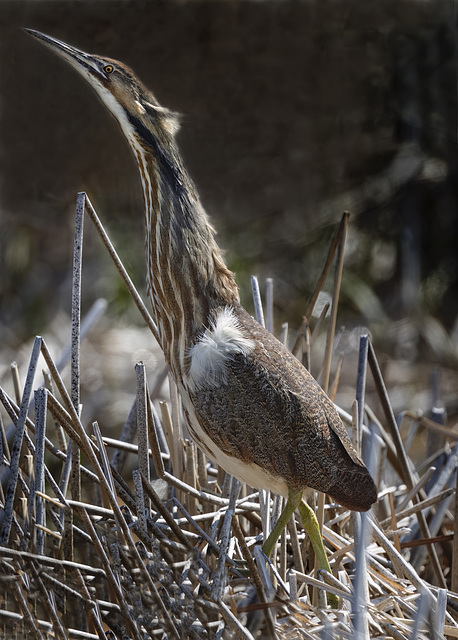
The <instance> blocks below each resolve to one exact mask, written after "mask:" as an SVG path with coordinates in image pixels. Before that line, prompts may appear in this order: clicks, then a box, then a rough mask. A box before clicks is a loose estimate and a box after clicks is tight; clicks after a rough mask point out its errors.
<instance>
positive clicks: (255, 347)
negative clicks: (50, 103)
mask: <svg viewBox="0 0 458 640" xmlns="http://www.w3.org/2000/svg"><path fill="white" fill-rule="evenodd" d="M27 31H28V32H29V33H30V34H31V35H33V36H35V37H36V38H38V39H39V40H41V41H43V42H44V43H45V44H47V45H48V46H49V47H50V48H51V49H52V50H53V51H54V52H56V53H57V54H59V55H60V56H61V57H62V58H64V59H65V60H66V61H67V62H69V63H70V64H71V65H72V66H73V67H74V68H75V69H76V70H77V71H78V72H79V73H80V74H81V75H82V76H83V77H84V78H85V79H86V80H87V81H88V82H89V84H90V85H91V86H92V87H93V88H94V89H95V91H96V93H97V95H98V96H99V98H100V99H101V101H102V102H103V103H104V104H105V106H106V107H107V108H108V110H109V111H110V112H111V113H112V114H113V116H114V117H115V118H116V119H117V121H118V123H119V125H120V127H121V130H122V132H123V133H124V135H125V137H126V138H127V141H128V142H129V144H130V147H131V149H132V151H133V153H134V156H135V159H136V161H137V164H138V168H139V170H140V176H141V181H142V185H143V196H144V203H145V214H146V256H147V278H148V290H149V295H150V297H151V301H152V306H153V309H154V314H155V317H156V321H157V325H158V328H159V335H160V342H161V347H162V349H163V351H164V354H165V358H166V361H167V364H168V366H169V369H170V371H171V373H172V375H173V378H174V379H175V381H176V383H177V386H178V389H179V391H180V394H181V398H182V401H183V406H184V413H185V415H186V418H187V422H188V426H189V430H190V433H191V435H192V437H193V439H194V441H195V442H196V444H197V445H198V446H199V447H200V448H201V449H202V451H204V453H205V454H207V455H208V456H209V457H210V458H211V459H212V460H214V461H215V462H217V463H218V464H219V465H221V467H223V469H225V470H226V471H227V472H229V473H231V474H233V475H234V476H236V477H237V478H239V479H240V480H242V481H244V482H246V483H247V484H248V485H250V486H252V487H256V488H264V489H271V490H272V491H274V492H276V493H279V494H281V495H282V496H285V497H287V498H288V501H287V504H286V506H285V509H284V511H283V513H282V515H281V517H280V519H279V522H278V523H277V525H276V526H275V527H274V529H273V531H272V533H271V535H270V536H269V538H268V539H267V541H266V542H265V544H264V550H265V552H266V553H267V555H270V553H271V552H272V550H273V547H274V545H275V541H276V539H277V538H278V536H279V534H280V533H281V530H282V528H283V527H284V526H285V524H286V522H287V520H288V519H289V517H290V516H291V515H292V513H293V512H294V510H295V509H296V507H299V512H300V515H301V518H302V520H303V523H304V526H305V527H306V529H307V530H308V532H309V534H310V538H311V541H312V544H313V546H314V549H315V552H316V554H317V557H318V561H319V563H320V565H321V566H322V567H325V568H327V569H328V570H329V564H328V562H327V558H326V553H325V551H324V547H323V542H322V540H321V536H320V534H319V530H318V526H317V522H316V518H315V515H314V513H313V511H312V510H311V508H310V507H309V506H308V505H307V504H306V503H305V502H304V501H303V500H302V497H303V494H304V491H305V490H306V489H307V488H313V489H317V490H319V491H323V492H325V493H328V494H330V495H331V496H332V498H334V499H335V500H336V501H337V502H338V503H340V504H341V505H343V506H345V507H347V508H349V509H353V510H355V511H366V510H368V509H370V507H371V505H372V504H373V503H374V502H375V501H376V499H377V492H376V488H375V485H374V483H373V481H372V478H371V477H370V475H369V472H368V471H367V469H366V467H365V466H364V463H363V462H362V460H361V459H360V457H359V456H358V454H357V453H356V451H355V449H354V448H353V446H352V444H351V441H350V439H349V437H348V435H347V433H346V430H345V428H344V426H343V424H342V422H341V420H340V418H339V416H338V414H337V412H336V410H335V408H334V405H333V404H332V402H331V401H330V400H329V398H328V397H327V396H326V394H325V393H324V392H323V390H322V389H321V387H320V386H319V385H318V383H317V382H316V381H315V380H314V379H313V377H312V376H311V375H310V373H309V372H308V371H307V370H306V369H305V368H304V367H303V366H302V364H301V363H300V362H299V360H297V358H295V357H294V356H293V355H292V354H291V353H290V352H289V351H288V350H287V349H286V348H285V347H284V346H283V344H281V343H280V342H279V341H278V340H276V339H275V338H274V336H273V335H271V334H270V333H269V332H268V331H267V330H265V329H264V328H263V327H261V326H260V325H259V324H258V323H257V322H256V321H255V320H254V319H253V318H252V317H251V315H250V314H249V313H247V312H246V311H245V309H244V308H243V307H242V306H241V304H240V299H239V293H238V289H237V285H236V282H235V278H234V274H233V273H231V271H229V269H228V268H227V267H226V265H225V263H224V260H223V258H222V255H221V252H220V249H219V248H218V246H217V244H216V242H215V238H214V233H213V230H212V228H211V226H210V224H209V222H208V219H207V216H206V214H205V211H204V209H203V207H202V205H201V203H200V200H199V196H198V194H197V192H196V189H195V187H194V184H193V183H192V181H191V179H190V177H189V175H188V173H187V171H186V169H185V167H184V166H183V161H182V158H181V155H180V152H179V150H178V147H177V144H176V141H175V134H176V132H177V130H178V119H177V116H176V114H174V113H172V112H171V111H169V110H168V109H165V108H164V107H161V106H160V105H159V103H158V101H157V100H156V98H155V97H154V95H153V94H152V93H151V92H150V91H149V90H148V89H146V88H145V87H144V86H143V84H142V83H141V82H140V81H139V80H138V78H137V77H136V76H135V75H134V73H133V72H132V71H131V70H130V69H128V68H127V67H126V66H125V65H123V64H122V63H120V62H117V61H115V60H111V59H108V58H101V57H99V56H96V55H89V54H87V53H84V52H83V51H79V50H78V49H75V48H74V47H71V46H69V45H67V44H65V43H64V42H61V41H59V40H56V39H54V38H51V37H49V36H47V35H44V34H42V33H39V32H37V31H32V30H29V29H27Z"/></svg>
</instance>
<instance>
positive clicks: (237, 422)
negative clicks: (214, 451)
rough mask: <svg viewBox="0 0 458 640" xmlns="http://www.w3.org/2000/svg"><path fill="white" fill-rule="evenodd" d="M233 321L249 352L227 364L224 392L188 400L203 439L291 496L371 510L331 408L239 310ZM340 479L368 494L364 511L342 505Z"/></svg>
mask: <svg viewBox="0 0 458 640" xmlns="http://www.w3.org/2000/svg"><path fill="white" fill-rule="evenodd" d="M237 318H238V320H239V321H240V324H241V326H242V327H243V330H244V333H245V334H246V335H247V336H248V337H250V338H251V339H252V340H253V341H254V343H255V349H254V351H253V352H252V353H250V354H248V355H242V354H238V355H235V356H234V357H233V358H232V359H231V360H230V361H228V364H227V371H226V373H227V378H226V384H222V385H220V386H219V387H217V388H209V389H203V390H200V391H199V392H197V393H196V394H195V396H194V397H193V405H194V410H195V412H196V416H197V418H198V420H199V423H200V424H201V426H202V428H203V429H204V431H205V432H206V434H207V435H208V436H209V437H210V438H211V439H212V441H213V442H215V443H216V444H217V446H218V448H219V449H221V450H222V451H224V453H226V454H227V455H229V456H234V457H236V458H238V459H240V460H242V461H244V462H245V463H246V464H253V463H254V464H256V465H258V466H260V467H261V468H263V469H264V470H266V471H267V472H268V473H269V474H270V475H272V476H274V477H281V478H283V479H284V481H285V482H286V484H287V486H288V487H290V488H294V489H305V488H306V487H312V488H315V489H318V490H320V491H325V492H329V493H331V495H333V496H334V497H335V498H336V499H337V500H338V501H340V502H341V503H342V504H345V505H347V504H348V505H350V503H351V505H350V507H351V508H363V509H368V508H370V504H372V502H374V500H375V497H374V495H375V488H374V487H373V482H372V480H371V478H370V476H369V473H368V472H367V469H366V467H365V466H364V464H363V462H362V461H361V459H360V458H359V456H358V454H357V453H356V451H355V450H354V448H353V446H352V444H351V441H350V439H349V437H348V435H347V433H346V430H345V428H344V426H343V425H342V423H341V421H340V418H339V416H338V415H337V412H336V410H335V408H334V405H333V404H332V402H331V401H330V400H329V398H328V397H327V396H326V395H325V394H324V392H323V391H322V389H321V388H320V386H319V385H318V383H317V382H316V381H315V380H314V379H313V377H312V376H311V375H310V374H309V373H308V372H307V371H306V369H305V368H304V367H303V366H302V365H301V363H300V362H299V361H298V360H297V358H295V357H294V356H293V355H292V354H291V353H290V352H289V351H288V350H287V349H286V348H285V347H284V346H283V345H282V344H281V343H280V342H279V341H278V340H276V339H275V338H274V337H273V336H272V335H271V334H270V333H269V332H267V331H266V330H265V329H263V328H262V327H261V326H260V325H259V324H258V323H257V322H256V321H255V320H254V319H253V318H251V316H249V314H248V313H247V312H246V311H244V310H243V309H242V308H241V307H240V309H238V310H237ZM340 479H341V480H342V481H345V483H349V482H350V483H351V484H353V485H354V486H353V487H352V488H351V492H354V491H355V490H357V486H359V485H361V487H363V485H364V492H366V493H367V491H366V489H367V490H368V498H365V499H362V504H363V506H362V507H361V505H360V506H358V505H356V506H355V505H354V504H353V503H352V502H351V500H349V499H346V498H345V494H346V493H347V491H345V490H340V489H339V481H340ZM331 487H336V490H335V491H334V492H331V490H330V489H331ZM371 487H372V491H370V490H369V489H370V488H371ZM337 489H338V490H337ZM336 492H337V493H339V497H338V496H337V495H335V493H336ZM351 492H350V493H351ZM339 498H340V499H339ZM372 498H373V499H372Z"/></svg>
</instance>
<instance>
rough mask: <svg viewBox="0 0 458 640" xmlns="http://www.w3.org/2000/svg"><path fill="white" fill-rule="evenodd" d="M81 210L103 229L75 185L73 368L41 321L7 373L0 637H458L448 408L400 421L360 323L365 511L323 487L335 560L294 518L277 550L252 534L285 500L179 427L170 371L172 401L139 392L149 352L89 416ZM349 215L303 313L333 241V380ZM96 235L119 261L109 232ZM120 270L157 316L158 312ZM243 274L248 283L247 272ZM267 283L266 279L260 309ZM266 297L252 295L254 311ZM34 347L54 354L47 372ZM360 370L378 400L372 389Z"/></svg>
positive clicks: (305, 345) (358, 417)
mask: <svg viewBox="0 0 458 640" xmlns="http://www.w3.org/2000/svg"><path fill="white" fill-rule="evenodd" d="M84 211H86V212H87V213H88V214H89V215H90V217H91V219H92V220H93V222H94V224H96V227H97V228H98V230H99V233H100V234H101V235H102V236H104V231H103V227H102V225H100V223H99V222H98V219H97V217H96V215H95V212H94V211H93V209H92V207H91V205H90V203H89V201H88V200H87V199H86V196H85V194H80V197H79V199H78V211H77V225H76V235H75V264H74V289H73V293H74V295H73V313H72V339H71V343H72V348H71V375H70V379H69V381H68V382H67V383H65V382H64V380H63V379H62V377H61V375H60V373H59V369H60V367H58V366H56V364H55V361H54V359H53V355H52V354H51V352H50V349H49V348H48V346H47V342H46V341H45V340H44V339H42V338H36V340H35V343H34V346H33V349H32V353H31V356H30V363H29V366H28V369H27V372H26V379H25V385H24V389H23V390H22V388H21V387H22V385H21V383H20V381H19V376H18V370H17V368H16V367H13V369H12V373H13V384H12V385H11V386H12V388H13V390H14V398H13V397H12V395H13V394H8V393H7V391H6V390H4V389H1V390H0V401H1V403H2V405H3V408H4V412H3V415H4V416H7V418H8V421H10V422H11V425H14V427H11V425H7V426H6V427H3V425H2V434H3V435H2V438H0V445H1V450H0V460H1V466H0V473H1V480H2V483H1V496H0V499H1V501H2V505H3V510H2V513H1V517H2V519H1V532H0V545H1V546H0V584H1V596H2V600H1V605H0V606H1V610H0V629H2V632H3V636H2V637H5V638H25V637H27V638H114V637H116V638H120V639H121V638H123V639H124V638H136V639H140V638H142V639H143V638H202V639H203V638H281V639H286V638H288V639H296V638H350V637H351V638H358V639H359V638H361V639H362V638H412V639H416V638H425V639H431V638H442V637H444V635H447V636H449V637H458V626H457V624H456V621H455V620H456V609H457V607H458V595H456V593H455V591H456V590H457V588H458V550H457V548H456V547H457V542H455V540H454V539H453V529H454V515H453V513H454V510H455V509H454V506H455V505H454V502H455V482H456V481H455V477H456V467H457V462H458V449H457V448H456V446H455V443H456V440H457V439H458V434H457V431H456V430H451V429H449V428H448V427H447V426H444V425H441V415H442V414H441V411H440V410H436V414H435V416H434V417H435V420H427V419H425V418H424V417H423V416H421V415H418V416H417V415H415V414H412V413H409V412H406V413H404V414H403V416H402V420H401V423H400V425H399V427H398V424H397V422H396V419H395V416H394V413H393V410H392V407H391V404H390V400H389V397H388V393H387V391H386V388H385V384H384V380H383V376H382V373H381V371H380V367H379V364H378V362H377V357H376V354H375V352H374V349H373V347H372V344H371V342H370V340H369V339H368V337H367V336H362V337H361V340H360V347H359V361H358V376H357V383H356V388H355V389H354V398H355V403H354V406H353V415H352V416H350V415H348V414H347V413H345V412H344V411H343V410H342V409H340V408H339V411H340V414H341V417H342V419H343V421H344V422H345V423H346V424H347V425H348V427H349V429H350V428H351V429H352V430H353V439H354V442H356V443H357V446H359V447H360V449H361V451H362V452H363V455H364V458H365V460H366V462H367V464H368V466H369V468H370V469H371V471H372V473H373V476H374V478H375V479H376V482H377V484H378V487H379V501H378V504H377V506H376V507H375V508H374V509H373V511H372V512H371V513H369V514H352V513H350V512H348V511H346V510H345V509H343V508H341V507H339V506H338V505H336V504H332V503H329V502H328V503H326V501H325V500H323V499H319V500H318V516H319V520H321V522H322V523H323V525H322V526H323V537H324V540H325V545H326V547H327V550H328V553H329V559H330V564H331V567H332V570H333V575H329V574H326V572H323V571H318V572H315V571H314V566H313V557H312V554H311V550H310V548H309V545H308V539H307V536H306V534H305V533H304V531H303V530H302V527H301V524H300V521H299V520H298V519H294V518H293V519H292V520H291V521H290V523H289V526H288V530H287V531H286V532H284V534H283V536H282V539H281V540H280V542H279V544H278V546H277V550H276V553H275V562H274V563H273V564H272V563H270V562H268V561H267V559H266V558H265V557H264V556H263V554H262V551H261V544H260V543H261V542H262V540H263V536H265V535H266V533H268V531H269V530H270V528H271V522H272V520H273V519H275V517H277V516H278V513H279V510H280V508H281V503H280V500H279V499H278V498H274V499H272V498H271V497H270V496H269V495H266V494H265V492H260V493H258V492H252V491H251V490H250V489H249V488H247V487H244V486H243V487H241V486H240V484H239V483H238V482H237V481H235V480H233V479H231V478H228V477H225V475H224V474H223V473H221V471H220V470H219V469H218V468H215V466H214V465H212V464H211V463H210V462H209V461H207V460H205V459H204V457H203V455H202V454H201V453H200V452H199V451H198V450H197V449H196V448H195V446H194V445H193V444H192V443H191V442H190V441H189V439H188V438H187V434H186V427H185V425H184V424H183V423H182V420H181V416H180V402H179V398H178V396H177V393H176V389H175V387H174V385H173V383H170V390H171V392H170V400H169V402H167V403H165V402H161V403H159V405H158V404H157V397H156V396H157V389H158V388H159V385H156V387H155V390H152V392H151V394H150V391H149V388H148V383H147V378H146V370H145V366H144V365H143V364H142V363H138V364H137V366H136V386H137V391H136V398H135V402H134V405H133V408H132V411H131V412H130V413H129V415H128V416H126V420H125V425H124V428H123V431H122V434H121V435H120V437H119V439H113V438H107V437H104V436H103V435H102V434H101V432H100V429H99V426H98V423H97V422H93V424H92V425H91V426H90V428H88V425H83V424H82V421H81V419H80V386H81V382H82V380H83V379H84V375H85V372H84V370H80V364H79V349H80V342H81V323H80V308H81V291H80V281H81V247H82V219H83V215H84ZM347 224H348V216H344V217H343V219H342V223H341V225H340V227H339V229H338V230H337V232H336V236H335V239H334V242H333V244H332V248H331V252H330V255H329V259H328V261H327V262H326V265H325V268H324V271H323V277H322V278H320V281H319V283H318V285H317V290H316V292H315V295H314V297H313V300H312V304H311V305H310V307H309V309H308V310H307V314H306V315H307V318H310V317H311V310H312V308H313V303H314V300H315V299H316V296H317V295H318V293H319V291H320V290H321V288H322V286H323V283H324V281H325V279H326V277H327V274H328V271H329V269H330V267H331V265H332V263H333V257H334V254H336V255H337V260H336V263H337V267H336V277H335V280H334V289H333V299H332V303H331V313H330V317H331V321H330V322H328V333H327V345H328V346H327V348H326V349H325V358H324V363H323V376H322V380H323V385H324V386H325V387H326V388H328V389H329V393H330V395H331V397H333V396H334V395H335V393H336V390H337V388H338V382H339V380H338V374H336V376H335V377H334V379H333V380H331V379H330V371H331V366H330V365H331V358H332V355H333V349H332V346H333V344H334V342H335V341H334V336H335V326H336V325H335V323H336V310H337V304H338V295H339V280H340V274H341V268H342V261H341V257H342V255H343V248H344V239H345V234H346V227H347ZM104 242H105V244H106V245H107V246H108V248H109V251H110V253H111V255H112V257H113V259H114V260H115V263H116V264H117V266H118V269H119V270H120V272H121V273H122V274H123V277H125V278H126V274H125V272H124V271H123V267H122V265H121V264H120V261H119V260H118V259H117V256H116V254H115V252H114V249H113V248H112V247H111V246H110V244H109V241H108V239H107V238H106V236H105V237H104ZM128 286H129V289H130V291H131V293H132V295H133V297H134V300H135V301H136V303H137V305H138V306H139V308H140V310H141V313H142V315H143V317H144V319H145V322H146V324H147V325H148V326H149V327H150V329H151V331H152V332H153V334H155V333H156V328H155V325H154V321H153V320H152V319H151V318H150V316H149V313H148V311H147V309H146V308H145V306H144V305H143V302H142V301H141V299H140V297H139V296H138V294H137V293H136V290H135V288H134V286H133V284H132V283H130V282H128ZM253 287H254V293H255V300H259V297H258V288H257V282H256V280H254V281H253ZM271 299H272V296H271V290H270V289H269V293H268V296H267V301H268V304H267V313H266V322H267V326H268V327H269V325H271V324H272V312H271V308H272V307H271ZM261 309H262V306H261V305H260V304H257V313H258V316H259V319H261V317H260V315H261ZM323 318H324V316H323ZM323 318H322V320H323ZM320 325H321V321H320V320H319V321H318V322H317V323H316V325H315V327H314V331H313V332H312V333H310V328H309V323H308V320H306V321H305V322H304V324H303V326H302V328H301V331H300V332H299V338H298V340H297V341H296V344H295V352H296V354H297V355H298V356H300V357H303V358H304V360H305V361H309V358H310V345H311V344H312V345H313V342H314V340H315V339H316V336H317V335H318V333H319V331H320ZM284 334H286V331H284ZM285 339H286V338H285ZM41 358H43V359H44V362H45V364H46V369H47V371H46V374H45V376H44V380H43V381H42V382H41V383H40V382H37V380H38V377H39V376H38V374H37V369H38V366H39V362H41V360H40V359H41ZM368 365H369V366H368ZM339 370H340V369H339V367H338V369H337V371H339ZM368 377H370V379H371V381H372V382H373V384H374V387H375V390H376V395H375V397H376V400H377V402H376V404H377V407H371V406H369V404H368V403H366V401H365V391H366V379H367V378H368ZM376 409H377V411H376ZM418 430H426V431H427V433H428V439H429V442H428V449H427V450H425V451H424V452H422V454H421V455H419V454H418V451H417V452H416V453H415V462H414V461H413V460H412V455H411V446H412V443H413V442H414V435H415V433H416V432H417V431H418ZM401 434H402V435H403V436H404V437H403V438H401ZM8 442H9V444H8ZM109 451H110V452H111V459H109V457H108V452H109ZM132 452H134V454H135V455H136V460H138V464H137V465H136V468H135V469H134V470H133V472H132V473H131V471H130V470H129V469H128V468H127V465H126V457H127V455H128V454H129V453H132ZM433 467H434V469H433ZM70 496H71V497H70ZM451 589H453V591H452V590H451ZM326 592H328V593H332V594H335V595H337V596H338V597H339V608H338V609H329V608H327V607H326V604H325V603H326Z"/></svg>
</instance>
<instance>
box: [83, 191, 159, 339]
mask: <svg viewBox="0 0 458 640" xmlns="http://www.w3.org/2000/svg"><path fill="white" fill-rule="evenodd" d="M85 196H86V212H87V214H88V215H89V217H90V219H91V220H92V223H93V224H94V227H95V228H96V230H97V232H98V234H99V236H100V238H101V239H102V242H103V244H104V245H105V247H106V249H107V251H108V253H109V255H110V257H111V259H112V260H113V262H114V265H115V267H116V269H117V270H118V272H119V274H120V276H121V278H122V279H123V280H124V282H125V284H126V286H127V289H128V291H129V293H130V295H131V296H132V298H133V300H134V302H135V304H136V305H137V308H138V310H139V311H140V313H141V315H142V317H143V319H144V320H145V322H146V324H147V326H148V327H149V329H150V331H151V333H152V334H153V336H154V337H155V338H156V341H157V343H158V344H159V345H160V344H161V342H160V339H159V331H158V329H157V325H156V323H155V322H154V320H153V319H152V317H151V315H150V313H149V311H148V309H147V308H146V306H145V303H144V302H143V300H142V299H141V297H140V295H139V293H138V291H137V289H136V288H135V285H134V283H133V282H132V280H131V278H130V276H129V274H128V273H127V271H126V269H125V267H124V265H123V264H122V262H121V260H120V258H119V256H118V254H117V253H116V250H115V248H114V246H113V244H112V242H111V240H110V238H109V237H108V235H107V233H106V231H105V229H104V227H103V225H102V223H101V222H100V220H99V217H98V216H97V214H96V212H95V209H94V207H93V206H92V204H91V201H90V200H89V198H88V196H87V194H85Z"/></svg>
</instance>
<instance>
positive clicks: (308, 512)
mask: <svg viewBox="0 0 458 640" xmlns="http://www.w3.org/2000/svg"><path fill="white" fill-rule="evenodd" d="M297 508H298V509H299V515H300V516H301V520H302V524H303V525H304V529H305V530H306V531H307V533H308V535H309V538H310V542H311V543H312V547H313V550H314V552H315V556H316V558H317V560H318V564H319V566H320V569H325V570H326V571H329V573H332V572H331V567H330V566H329V562H328V557H327V555H326V551H325V548H324V545H323V539H322V537H321V534H320V528H319V526H318V520H317V519H316V516H315V512H314V511H313V509H312V508H311V507H309V505H308V504H307V503H306V502H304V500H302V491H294V490H291V489H290V490H289V492H288V500H287V502H286V505H285V508H284V509H283V511H282V512H281V514H280V517H279V518H278V520H277V522H276V523H275V526H274V528H273V529H272V531H271V532H270V535H269V537H268V538H267V540H266V541H265V542H264V545H263V547H262V550H263V551H264V553H265V554H266V556H267V557H270V555H271V553H272V551H273V549H274V546H275V543H276V542H277V540H278V538H279V537H280V536H281V534H282V531H283V529H284V528H285V527H286V525H287V523H288V520H289V519H290V518H291V516H292V515H293V513H294V511H295V510H296V509H297ZM328 604H329V606H331V607H332V608H337V606H338V598H337V596H335V595H333V594H331V593H329V594H328Z"/></svg>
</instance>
